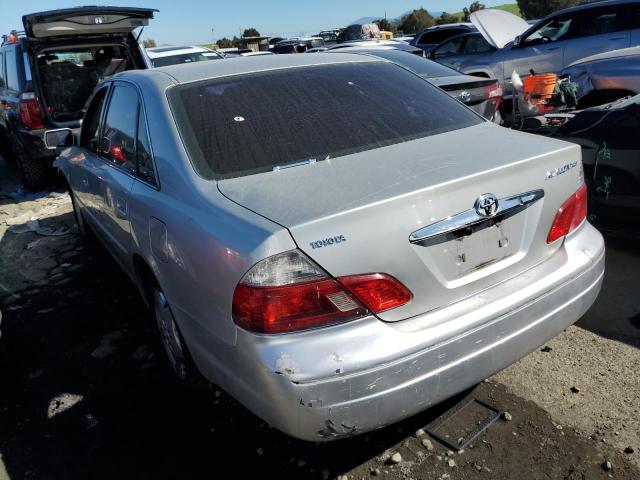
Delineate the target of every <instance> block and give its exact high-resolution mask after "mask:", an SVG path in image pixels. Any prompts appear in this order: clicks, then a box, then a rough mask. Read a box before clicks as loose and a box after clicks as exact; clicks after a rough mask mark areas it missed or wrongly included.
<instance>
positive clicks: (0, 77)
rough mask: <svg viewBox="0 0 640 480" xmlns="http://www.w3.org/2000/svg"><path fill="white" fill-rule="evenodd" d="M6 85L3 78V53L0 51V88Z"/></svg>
mask: <svg viewBox="0 0 640 480" xmlns="http://www.w3.org/2000/svg"><path fill="white" fill-rule="evenodd" d="M6 86H7V85H6V82H5V80H4V54H3V53H2V52H0V88H5V87H6Z"/></svg>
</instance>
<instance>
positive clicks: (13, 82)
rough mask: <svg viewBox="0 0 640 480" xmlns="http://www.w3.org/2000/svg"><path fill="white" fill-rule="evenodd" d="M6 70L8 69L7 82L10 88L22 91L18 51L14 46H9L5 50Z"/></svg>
mask: <svg viewBox="0 0 640 480" xmlns="http://www.w3.org/2000/svg"><path fill="white" fill-rule="evenodd" d="M4 61H5V67H6V68H5V70H6V75H7V77H6V79H5V81H6V83H7V88H8V89H9V90H13V91H14V92H19V91H20V78H19V77H18V64H17V60H16V51H15V50H14V49H13V48H9V49H8V50H6V52H5V58H4Z"/></svg>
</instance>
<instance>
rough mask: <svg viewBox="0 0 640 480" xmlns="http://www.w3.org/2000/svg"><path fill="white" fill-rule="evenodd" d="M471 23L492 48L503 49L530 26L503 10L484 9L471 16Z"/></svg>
mask: <svg viewBox="0 0 640 480" xmlns="http://www.w3.org/2000/svg"><path fill="white" fill-rule="evenodd" d="M471 22H472V23H473V24H474V25H475V26H476V28H477V29H478V31H479V32H480V33H481V34H482V36H483V37H484V38H485V39H486V40H487V42H489V43H490V44H491V45H492V46H494V47H496V48H504V46H505V45H506V44H507V43H509V42H511V41H513V39H514V38H516V37H517V36H518V35H521V34H523V33H524V32H525V31H527V30H528V29H529V28H530V27H531V25H529V24H528V23H527V22H526V21H525V20H523V19H522V18H520V17H517V16H515V15H514V14H512V13H509V12H506V11H504V10H495V9H484V10H478V11H476V12H473V13H472V14H471Z"/></svg>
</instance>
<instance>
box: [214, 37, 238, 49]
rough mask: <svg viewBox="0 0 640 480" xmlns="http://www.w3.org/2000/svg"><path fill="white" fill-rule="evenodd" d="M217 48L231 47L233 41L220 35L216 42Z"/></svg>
mask: <svg viewBox="0 0 640 480" xmlns="http://www.w3.org/2000/svg"><path fill="white" fill-rule="evenodd" d="M216 45H218V48H233V46H234V45H233V41H232V40H230V39H228V38H227V37H222V38H221V39H220V40H218V41H217V42H216Z"/></svg>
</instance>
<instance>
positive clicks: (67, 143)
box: [44, 128, 75, 150]
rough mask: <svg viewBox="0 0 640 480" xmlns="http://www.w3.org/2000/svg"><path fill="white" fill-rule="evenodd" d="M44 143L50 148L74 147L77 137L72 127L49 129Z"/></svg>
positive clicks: (45, 134)
mask: <svg viewBox="0 0 640 480" xmlns="http://www.w3.org/2000/svg"><path fill="white" fill-rule="evenodd" d="M44 144H45V146H46V147H47V148H48V149H49V150H55V149H56V148H66V147H72V146H73V145H74V144H75V137H74V135H73V131H72V130H71V129H70V128H57V129H55V130H47V131H46V132H44Z"/></svg>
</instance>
